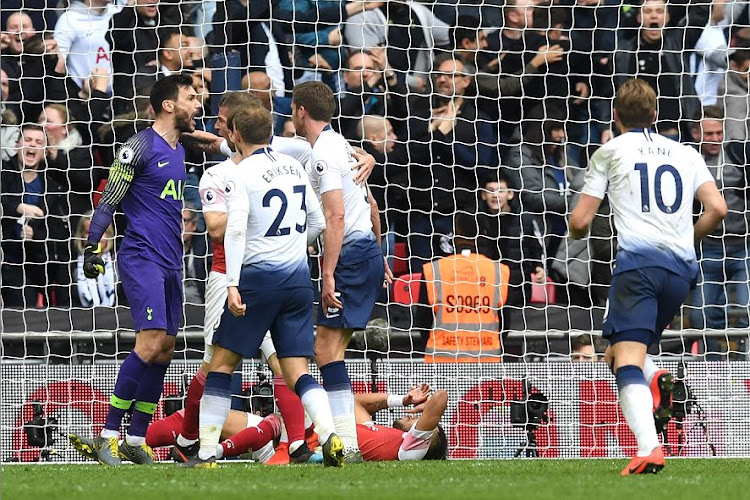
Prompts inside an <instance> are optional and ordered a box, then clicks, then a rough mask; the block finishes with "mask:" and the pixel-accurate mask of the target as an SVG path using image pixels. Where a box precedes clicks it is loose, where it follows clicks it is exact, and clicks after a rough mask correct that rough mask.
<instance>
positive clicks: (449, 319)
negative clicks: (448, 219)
mask: <svg viewBox="0 0 750 500" xmlns="http://www.w3.org/2000/svg"><path fill="white" fill-rule="evenodd" d="M423 270H424V277H425V281H426V284H427V299H428V301H429V305H430V306H432V308H433V311H434V313H435V326H434V328H433V330H432V332H431V333H430V338H429V340H428V341H427V349H426V350H427V352H426V353H425V357H424V360H425V362H426V363H477V362H498V361H500V360H501V358H500V356H501V354H502V351H501V346H500V333H499V329H500V322H499V319H498V318H499V317H498V313H499V310H500V308H501V307H502V306H503V304H505V301H506V300H507V298H508V280H509V277H510V268H509V267H508V266H507V265H505V264H501V263H500V262H495V261H493V260H490V259H488V258H487V257H485V256H484V255H479V254H475V253H464V254H460V255H451V256H450V257H445V258H442V259H438V260H436V261H433V262H429V263H427V264H425V265H424V266H423Z"/></svg>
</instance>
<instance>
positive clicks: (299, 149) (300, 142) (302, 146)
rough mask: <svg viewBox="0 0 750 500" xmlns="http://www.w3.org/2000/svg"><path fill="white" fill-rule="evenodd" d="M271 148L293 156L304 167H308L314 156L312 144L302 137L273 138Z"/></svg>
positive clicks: (275, 136)
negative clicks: (311, 157)
mask: <svg viewBox="0 0 750 500" xmlns="http://www.w3.org/2000/svg"><path fill="white" fill-rule="evenodd" d="M270 144H271V147H272V148H273V150H274V151H276V152H278V153H281V154H285V155H287V156H291V157H292V158H294V159H295V160H297V161H298V162H300V163H301V164H302V165H305V166H306V165H307V164H308V163H309V162H310V156H312V147H311V146H310V143H309V142H307V141H306V140H305V139H303V138H301V137H281V136H279V135H274V136H273V137H271V142H270Z"/></svg>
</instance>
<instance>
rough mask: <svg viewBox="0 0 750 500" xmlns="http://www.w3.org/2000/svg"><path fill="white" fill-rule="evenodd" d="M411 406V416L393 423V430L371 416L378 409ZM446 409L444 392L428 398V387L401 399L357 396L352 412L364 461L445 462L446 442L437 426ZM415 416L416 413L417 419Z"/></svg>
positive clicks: (443, 432) (373, 394) (390, 395)
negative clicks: (378, 422)
mask: <svg viewBox="0 0 750 500" xmlns="http://www.w3.org/2000/svg"><path fill="white" fill-rule="evenodd" d="M409 405H415V407H414V409H412V410H407V413H410V414H411V415H410V416H408V417H404V418H399V419H397V420H395V421H394V422H393V427H387V426H384V425H378V424H376V423H375V422H373V420H372V417H373V415H374V414H375V413H376V412H377V411H378V410H384V409H386V408H399V407H404V406H409ZM447 406H448V393H447V392H446V391H443V390H440V391H437V392H435V394H433V395H432V396H430V387H429V386H428V385H427V384H422V385H421V386H419V387H415V388H414V389H412V390H411V391H409V393H408V394H406V395H405V396H400V395H396V394H385V393H372V394H357V395H356V396H355V397H354V413H355V414H356V418H357V441H358V442H359V448H360V450H362V457H363V458H364V459H365V460H367V461H385V460H401V461H406V460H445V458H446V455H447V452H448V439H447V437H446V435H445V431H444V430H443V428H442V427H441V426H440V425H439V423H440V419H441V418H443V413H445V409H446V408H447ZM417 414H420V415H419V416H418V417H417V416H416V415H417Z"/></svg>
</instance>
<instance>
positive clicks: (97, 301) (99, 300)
mask: <svg viewBox="0 0 750 500" xmlns="http://www.w3.org/2000/svg"><path fill="white" fill-rule="evenodd" d="M92 213H93V212H92V211H89V212H87V213H85V214H84V216H83V217H81V219H80V220H79V221H78V225H77V226H76V234H75V239H74V240H73V247H74V249H75V251H76V255H77V257H76V261H75V267H76V272H75V277H76V281H75V288H76V292H77V293H76V296H77V297H78V303H79V304H80V305H82V306H83V307H97V306H114V305H115V302H116V300H117V295H116V291H117V269H116V267H115V265H114V261H115V252H114V247H115V245H114V229H113V228H112V226H109V227H108V228H107V230H106V231H105V233H104V237H103V238H102V252H101V257H102V260H103V261H104V273H102V274H100V275H99V276H98V277H97V278H96V279H90V278H87V277H86V276H85V275H84V274H83V245H84V244H85V243H86V240H87V238H88V236H89V226H90V225H91V214H92Z"/></svg>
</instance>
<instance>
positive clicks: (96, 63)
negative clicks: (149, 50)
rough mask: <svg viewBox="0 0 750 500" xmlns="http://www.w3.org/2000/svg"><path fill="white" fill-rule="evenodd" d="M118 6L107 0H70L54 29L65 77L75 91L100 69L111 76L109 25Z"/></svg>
mask: <svg viewBox="0 0 750 500" xmlns="http://www.w3.org/2000/svg"><path fill="white" fill-rule="evenodd" d="M120 10H122V5H117V4H113V3H111V1H110V0H73V1H72V2H71V4H70V7H68V10H66V11H65V12H64V13H63V14H62V15H61V16H60V18H59V19H58V20H57V25H56V26H55V40H56V41H57V44H58V46H59V49H60V53H61V54H62V55H63V57H64V58H65V67H66V68H67V73H68V75H69V76H70V77H71V78H72V79H73V81H74V82H75V84H76V85H77V86H78V87H79V88H83V84H84V82H85V81H86V80H88V78H89V77H90V76H91V75H92V74H94V68H97V67H102V68H104V69H106V70H107V73H108V74H112V54H111V51H110V46H109V42H108V41H107V32H108V31H109V22H110V20H111V19H112V16H114V15H115V14H116V13H118V12H120Z"/></svg>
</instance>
